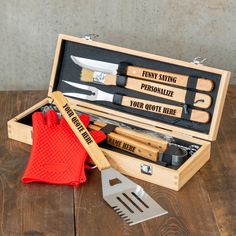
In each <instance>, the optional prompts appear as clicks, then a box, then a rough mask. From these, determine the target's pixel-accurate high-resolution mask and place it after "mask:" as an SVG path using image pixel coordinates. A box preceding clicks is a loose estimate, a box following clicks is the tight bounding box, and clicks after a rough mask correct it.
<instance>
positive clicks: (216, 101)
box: [8, 35, 230, 191]
mask: <svg viewBox="0 0 236 236" xmlns="http://www.w3.org/2000/svg"><path fill="white" fill-rule="evenodd" d="M71 55H77V56H82V57H87V58H91V59H96V60H102V61H108V62H112V63H119V62H121V61H129V62H131V63H133V64H136V65H138V66H140V67H148V68H151V69H156V70H162V71H168V72H171V73H178V74H183V75H191V76H192V78H191V79H193V80H194V79H197V78H199V77H203V78H207V79H210V80H212V81H214V90H213V91H212V92H208V94H209V95H210V96H211V97H212V105H211V107H210V108H209V109H207V111H208V112H209V113H210V115H211V120H210V121H209V122H208V123H206V124H202V123H201V124H199V123H197V124H196V122H190V121H182V119H176V118H175V119H174V118H173V117H166V116H164V115H158V116H157V115H156V116H155V115H153V114H152V115H149V116H146V115H144V116H143V115H142V114H141V115H139V112H138V111H136V109H133V110H135V111H133V110H132V109H131V112H129V110H126V109H123V108H122V107H121V108H120V107H119V106H115V107H112V105H110V104H109V105H108V104H106V103H104V102H89V101H85V100H82V99H75V98H69V97H68V100H69V102H70V103H71V105H72V107H73V108H74V109H75V110H78V111H80V112H88V113H90V114H93V115H96V116H99V117H101V118H106V119H111V120H115V121H118V122H121V123H124V124H126V125H130V126H132V127H136V128H137V129H139V128H141V129H145V130H147V131H153V132H156V133H157V134H160V135H165V136H169V137H172V139H174V140H175V142H176V143H177V144H181V145H182V144H184V145H190V144H194V145H199V146H200V148H199V149H198V150H197V151H196V152H195V153H194V154H193V155H192V156H191V157H190V158H189V159H188V160H187V161H186V162H185V163H184V164H183V165H182V166H181V167H179V168H178V169H177V170H175V169H170V168H167V167H164V166H161V165H158V164H156V163H154V162H151V161H147V160H145V159H142V158H139V157H137V156H135V155H131V154H128V153H124V152H122V151H120V150H118V149H116V148H108V147H107V146H106V145H105V146H101V148H102V150H103V151H104V152H105V154H107V155H106V156H107V157H108V159H109V161H110V163H111V165H112V166H113V167H114V168H116V169H117V170H119V171H120V172H122V173H123V174H126V175H129V176H132V177H135V178H139V179H142V180H145V181H148V182H151V183H155V184H158V185H161V186H164V187H167V188H170V189H173V190H176V191H178V190H180V189H181V187H182V186H183V185H184V184H185V183H186V182H187V181H188V180H190V178H191V177H192V176H193V175H194V174H195V173H196V172H197V171H198V170H199V169H200V168H201V167H202V166H203V165H204V164H205V163H206V162H207V161H208V160H209V158H210V148H211V141H214V140H215V139H216V137H217V132H218V129H219V125H220V120H221V115H222V110H223V105H224V101H225V96H226V92H227V87H228V84H229V79H230V72H228V71H224V70H220V69H215V68H211V67H206V66H203V65H201V64H198V65H197V64H193V63H189V62H183V61H179V60H174V59H170V58H166V57H161V56H157V55H153V54H149V53H145V52H140V51H135V50H130V49H126V48H121V47H117V46H112V45H108V44H103V43H99V42H95V41H92V40H87V39H81V38H76V37H72V36H68V35H59V38H58V43H57V48H56V53H55V58H54V63H53V68H52V75H51V80H50V85H49V90H48V97H47V98H45V99H44V100H42V101H40V102H38V103H37V104H35V105H34V106H32V107H30V108H29V109H27V110H26V111H24V112H23V113H21V114H19V115H17V116H16V117H14V118H13V119H11V120H9V121H8V136H9V138H11V139H15V140H17V141H20V142H24V143H27V144H30V145H31V144H32V120H31V116H32V113H33V112H35V111H38V110H40V108H41V107H43V106H44V105H47V104H50V103H51V102H52V100H51V98H50V97H51V93H52V92H53V91H55V90H60V91H62V92H65V91H68V89H70V88H68V86H65V85H63V83H62V80H63V79H67V80H72V81H74V82H79V78H80V72H81V70H80V69H79V67H78V65H75V64H73V62H72V61H71V59H70V56H71ZM100 86H101V85H100ZM108 87H109V88H108V89H109V91H110V90H111V92H113V93H114V92H116V90H115V89H116V86H113V87H112V86H108ZM114 87H115V88H114ZM100 88H101V87H100ZM122 92H124V93H125V92H126V90H122V91H121V93H122ZM129 92H130V91H128V92H127V93H129Z"/></svg>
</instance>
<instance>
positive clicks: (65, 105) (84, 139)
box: [52, 91, 111, 171]
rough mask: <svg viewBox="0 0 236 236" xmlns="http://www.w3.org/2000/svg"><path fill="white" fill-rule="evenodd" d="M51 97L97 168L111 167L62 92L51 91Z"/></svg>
mask: <svg viewBox="0 0 236 236" xmlns="http://www.w3.org/2000/svg"><path fill="white" fill-rule="evenodd" d="M52 99H53V100H54V103H55V105H56V106H57V108H58V110H59V111H60V112H61V114H62V115H63V117H64V118H65V120H66V121H67V123H68V125H69V126H70V127H71V129H72V130H73V132H74V133H75V135H76V136H77V138H78V139H79V140H80V142H81V144H82V145H83V147H84V148H85V150H86V151H87V152H88V154H89V156H90V157H91V158H92V160H93V161H94V163H95V164H96V165H97V167H98V169H99V170H100V171H101V170H103V169H107V168H109V167H111V165H110V163H109V162H108V160H107V159H106V157H105V156H104V154H103V152H102V151H101V149H100V148H99V147H98V145H97V144H96V142H95V141H94V139H93V138H92V136H91V135H90V134H89V132H88V130H87V129H86V128H85V126H84V125H83V123H82V122H81V120H80V119H79V117H78V116H77V114H76V112H75V111H74V110H73V109H72V108H71V107H70V105H69V102H68V101H67V99H66V98H65V97H64V96H63V94H62V93H61V92H59V91H56V92H53V93H52Z"/></svg>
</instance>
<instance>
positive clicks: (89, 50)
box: [53, 41, 221, 134]
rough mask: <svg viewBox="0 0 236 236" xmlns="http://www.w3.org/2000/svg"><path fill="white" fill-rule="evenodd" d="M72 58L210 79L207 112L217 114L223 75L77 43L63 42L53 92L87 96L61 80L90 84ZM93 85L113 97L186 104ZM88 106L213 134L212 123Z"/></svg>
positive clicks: (113, 106)
mask: <svg viewBox="0 0 236 236" xmlns="http://www.w3.org/2000/svg"><path fill="white" fill-rule="evenodd" d="M71 55H73V56H79V57H85V58H89V59H95V60H100V61H105V62H110V63H116V64H119V63H120V62H127V63H130V64H132V65H135V66H139V67H146V68H150V69H156V70H162V71H166V72H173V73H178V74H183V75H189V76H191V77H193V78H198V77H199V78H207V79H210V80H212V81H213V82H214V84H215V87H214V90H213V91H212V92H207V94H209V95H210V96H211V97H212V100H213V102H212V105H211V107H210V108H208V109H205V110H206V111H208V112H209V113H210V114H211V116H212V114H213V112H214V108H215V101H216V97H217V93H218V89H219V84H220V78H221V75H219V74H214V73H210V72H206V71H201V70H197V69H192V68H188V67H184V66H178V65H174V64H170V63H166V62H162V61H155V60H151V59H147V58H143V57H139V56H134V55H130V54H126V53H122V52H117V51H113V50H108V49H103V48H98V47H94V46H89V45H84V44H81V43H74V42H70V41H63V42H62V49H61V52H60V56H59V63H58V68H57V72H56V78H55V82H54V88H53V91H55V90H59V91H62V92H78V93H87V92H85V91H81V90H80V89H78V88H75V87H72V86H70V85H68V84H66V83H64V82H63V81H62V80H68V81H71V82H76V83H81V84H87V83H85V82H82V81H81V80H80V74H81V67H79V66H78V65H76V64H75V63H74V62H73V61H72V60H71V58H70V56H71ZM90 85H92V86H94V87H97V88H98V89H101V90H103V91H105V92H108V93H113V94H115V93H118V94H122V95H126V96H130V97H136V98H141V99H146V100H150V101H154V102H155V101H156V102H163V103H167V104H173V105H179V106H180V105H184V104H180V103H177V102H174V101H170V100H166V99H163V98H158V97H156V96H151V95H147V94H143V93H139V92H137V91H133V90H129V89H126V88H122V87H118V86H106V85H101V84H95V83H90ZM189 90H191V91H195V90H193V89H189ZM202 93H204V92H202ZM88 94H89V93H88ZM87 102H88V103H93V104H96V105H99V106H101V110H102V107H106V108H111V109H113V110H117V111H122V112H125V113H128V114H132V115H135V116H139V117H143V118H148V119H150V120H153V121H159V122H163V123H166V124H171V125H175V126H178V127H182V128H185V129H191V130H193V131H198V132H201V133H206V134H208V133H209V130H210V125H211V122H208V123H206V124H203V123H198V122H192V121H189V120H184V119H179V118H174V117H170V116H165V115H161V114H155V113H152V112H147V111H142V110H138V109H135V108H128V107H124V106H120V105H118V104H113V103H110V102H106V101H93V102H90V101H87ZM189 108H193V107H191V106H189Z"/></svg>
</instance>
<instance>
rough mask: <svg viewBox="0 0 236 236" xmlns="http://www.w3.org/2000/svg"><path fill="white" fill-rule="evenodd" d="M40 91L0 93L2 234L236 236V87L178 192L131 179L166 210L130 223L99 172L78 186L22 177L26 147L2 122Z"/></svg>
mask: <svg viewBox="0 0 236 236" xmlns="http://www.w3.org/2000/svg"><path fill="white" fill-rule="evenodd" d="M45 97H46V91H29V92H28V91H27V92H26V91H24V92H0V110H1V113H0V132H1V133H0V180H1V181H0V235H4V236H5V235H6V236H10V235H17V236H18V235H26V236H31V235H32V236H45V235H47V236H54V235H62V236H67V235H84V236H93V235H96V236H100V235H102V236H106V235H112V236H115V235H118V236H121V235H125V236H128V235H135V236H139V235H147V236H149V235H155V236H157V235H181V236H183V235H198V236H199V235H208V236H210V235H214V236H215V235H236V154H235V153H236V86H231V87H230V89H229V91H228V94H227V99H226V104H225V107H224V114H223V118H222V122H221V126H220V129H219V134H218V138H217V141H215V142H213V144H212V152H211V159H210V161H209V162H208V163H207V164H206V165H205V166H204V167H203V168H202V169H201V170H200V171H199V172H198V173H197V174H196V175H195V176H194V177H193V178H192V179H191V180H190V181H189V182H188V183H187V184H186V185H185V186H184V187H183V188H182V189H181V190H180V191H179V192H175V191H172V190H169V189H166V188H163V187H159V186H157V185H154V184H149V183H146V182H144V181H141V180H137V179H133V180H134V181H135V182H136V183H138V184H140V185H141V186H143V187H144V189H145V190H146V192H147V193H149V195H151V196H152V197H153V198H154V199H155V200H156V201H157V202H158V203H160V205H161V206H163V207H164V208H165V209H167V210H168V212H169V214H167V215H165V216H161V217H159V218H155V219H153V220H149V221H146V222H144V223H141V224H138V225H134V226H131V227H130V226H128V225H127V224H126V223H125V222H124V221H123V220H122V219H121V218H120V217H119V216H118V215H117V214H115V212H114V211H113V210H112V209H111V208H110V207H108V205H107V204H106V203H105V202H104V201H103V199H102V193H101V181H100V173H99V171H98V170H93V171H92V172H90V173H88V175H87V179H88V181H87V183H86V184H85V185H82V186H80V187H78V188H73V187H69V186H56V185H47V184H40V183H34V184H28V185H24V184H22V183H21V182H20V179H21V176H22V174H23V172H24V169H25V167H26V164H27V161H28V158H29V154H30V149H31V147H30V146H29V145H26V144H23V143H20V142H17V141H14V140H10V139H8V138H7V127H6V122H7V121H8V120H9V119H10V118H12V117H13V116H15V115H17V114H19V113H20V112H22V111H24V110H25V109H26V108H28V107H30V106H31V105H33V104H35V103H36V102H37V101H39V100H41V99H43V98H45Z"/></svg>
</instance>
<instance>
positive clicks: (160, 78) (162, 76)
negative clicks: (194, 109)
mask: <svg viewBox="0 0 236 236" xmlns="http://www.w3.org/2000/svg"><path fill="white" fill-rule="evenodd" d="M126 74H127V75H128V76H131V77H136V78H140V79H145V80H150V81H156V82H160V83H164V84H171V85H177V86H180V87H185V88H187V87H188V80H189V79H192V78H190V77H189V76H187V75H181V74H175V73H170V72H164V71H159V70H152V69H147V68H140V67H136V66H128V68H127V73H126ZM213 88H214V83H213V81H212V80H209V79H204V78H198V79H197V85H196V89H198V90H202V91H207V92H209V91H212V89H213Z"/></svg>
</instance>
